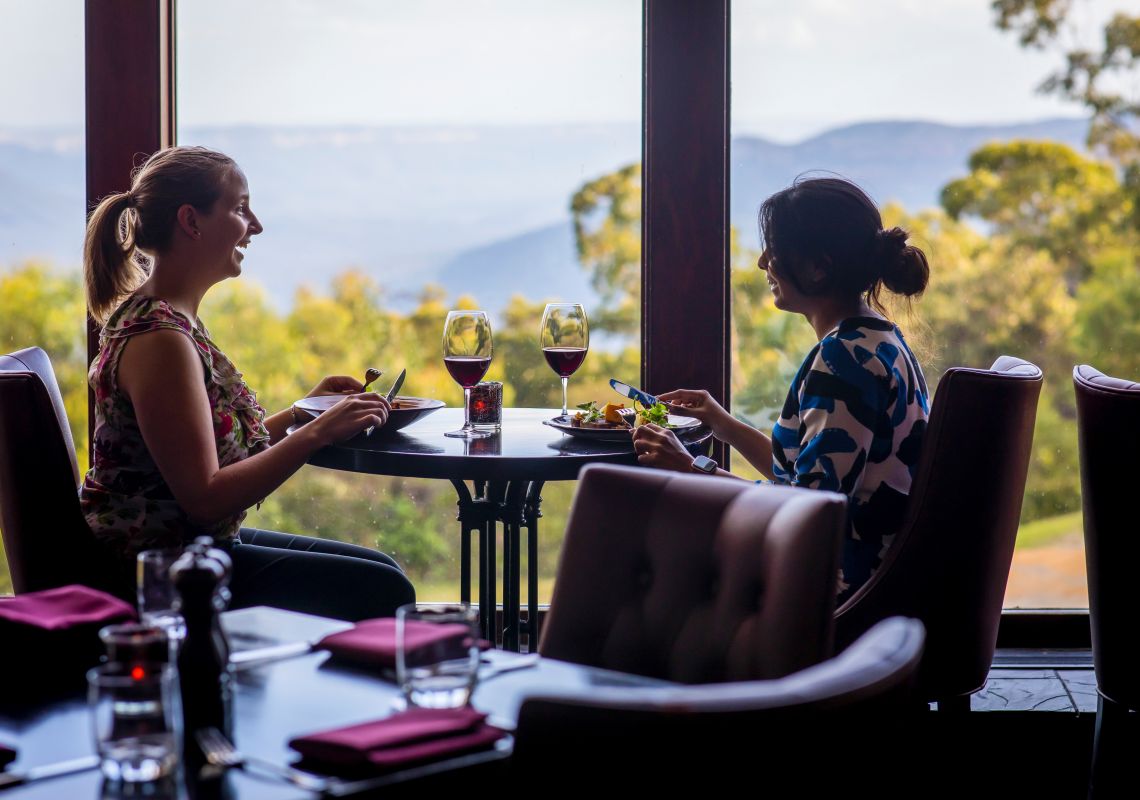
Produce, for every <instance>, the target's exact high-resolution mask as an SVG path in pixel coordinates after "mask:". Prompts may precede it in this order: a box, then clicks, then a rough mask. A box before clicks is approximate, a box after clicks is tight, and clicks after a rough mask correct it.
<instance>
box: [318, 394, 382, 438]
mask: <svg viewBox="0 0 1140 800" xmlns="http://www.w3.org/2000/svg"><path fill="white" fill-rule="evenodd" d="M391 410H392V407H391V406H390V405H389V404H388V401H387V400H385V399H384V398H383V397H382V396H380V395H378V394H376V392H363V393H361V394H350V395H347V396H346V397H345V398H344V399H343V400H341V401H340V402H339V403H337V404H336V405H334V406H333V407H332V408H330V409H329V410H328V411H326V412H324V413H323V414H321V415H320V416H319V417H317V418H316V419H315V420H313V421H312V422H311V423H309V425H308V426H306V427H311V428H312V429H313V432H314V433H317V434H318V435H319V436H320V439H321V442H322V443H323V444H333V443H335V442H342V441H344V440H345V439H349V438H351V437H353V436H355V435H356V434H358V433H360V432H361V431H363V430H364V429H365V428H369V427H377V428H379V427H381V426H383V425H384V423H385V422H387V421H388V412H389V411H391Z"/></svg>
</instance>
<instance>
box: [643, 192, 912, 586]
mask: <svg viewBox="0 0 1140 800" xmlns="http://www.w3.org/2000/svg"><path fill="white" fill-rule="evenodd" d="M759 222H760V229H761V234H762V237H763V242H764V251H763V253H762V254H761V256H760V261H759V264H758V266H759V267H760V269H762V270H764V271H765V272H766V273H767V276H768V285H769V287H770V288H771V290H772V295H773V298H774V301H775V305H776V308H779V309H780V310H782V311H788V312H792V313H797V314H803V315H804V317H806V318H807V320H808V322H809V323H810V324H811V326H812V328H813V329H814V330H815V333H816V335H817V336H818V337H819V343H818V344H816V345H815V347H813V348H812V349H811V351H810V352H809V353H808V354H807V356H806V357H805V358H804V360H803V363H802V365H801V366H800V368H799V371H798V372H797V373H796V376H795V378H794V379H793V381H792V385H791V387H790V388H789V389H788V395H787V399H786V400H785V401H784V407H783V410H782V412H781V414H780V418H779V420H778V421H777V422H776V425H775V427H774V428H773V430H772V435H771V437H769V436H766V435H765V434H763V433H761V432H760V431H758V430H756V429H755V428H752V427H751V426H749V425H748V424H747V423H744V422H742V421H740V420H738V419H736V418H734V417H733V416H732V415H731V414H729V413H728V412H727V411H726V410H725V409H724V408H722V407H721V406H720V405H719V404H718V403H717V402H716V401H715V400H714V399H713V398H712V397H711V396H710V395H709V393H708V392H706V391H701V390H692V389H678V390H675V391H671V392H665V393H664V394H662V395H660V399H661V400H662V401H664V402H666V403H669V404H670V406H671V408H670V411H672V412H674V413H677V414H684V415H687V416H692V417H696V418H697V419H699V420H701V421H702V422H704V423H705V424H706V425H708V426H709V427H711V428H712V431H713V434H714V435H715V436H716V437H717V438H718V439H720V440H721V441H723V442H725V443H727V444H729V445H731V446H732V447H734V448H736V450H737V451H738V452H739V453H740V454H741V455H743V456H744V457H745V458H746V459H747V460H748V461H749V463H751V464H752V465H753V466H754V467H756V469H758V470H759V471H760V472H761V473H762V474H764V475H765V476H766V477H767V478H769V479H770V481H771V482H773V483H781V484H789V485H792V486H803V487H808V488H814V489H826V490H830V491H834V492H841V493H843V494H845V495H847V496H848V498H849V499H850V514H849V515H848V519H849V525H848V535H847V538H846V541H845V543H844V548H843V558H842V565H841V570H840V575H839V585H838V591H839V597H838V600H839V601H840V602H842V601H843V600H844V599H846V598H847V597H849V596H850V595H851V594H852V593H854V592H855V590H857V589H858V588H859V587H860V586H862V585H863V584H864V583H865V582H866V581H867V579H868V578H869V577H871V575H872V574H873V573H874V572H875V570H876V569H877V568H878V566H879V564H881V563H882V559H883V555H884V554H885V552H886V550H887V548H888V547H889V546H890V543H891V540H892V539H893V534H894V532H895V531H896V530H897V528H898V527H899V525H900V524H901V523H902V517H903V513H904V511H905V508H906V501H907V494H908V493H909V492H910V486H911V482H912V480H913V479H914V473H915V469H916V468H917V465H918V457H919V452H920V450H921V447H922V437H923V434H924V432H925V430H926V420H927V416H928V414H929V408H930V404H929V393H928V391H927V388H926V379H925V378H924V377H923V374H922V368H921V367H920V366H919V363H918V359H916V358H915V356H914V354H913V353H912V352H911V350H910V348H909V347H908V346H907V343H906V340H905V339H904V338H903V335H902V332H901V331H900V330H899V329H898V326H897V325H895V324H894V323H893V322H891V321H890V320H889V319H888V318H887V316H888V315H887V312H886V309H885V307H884V305H883V303H882V300H881V293H882V291H883V289H884V287H885V288H886V289H887V290H888V291H890V292H893V293H895V294H899V295H903V296H905V297H912V296H915V295H919V294H921V293H922V291H923V290H924V289H925V288H926V284H927V281H928V279H929V277H930V268H929V266H928V265H927V262H926V256H925V255H924V254H923V252H922V251H921V250H920V249H918V248H917V247H914V246H912V245H909V244H907V232H906V231H904V230H902V229H901V228H890V229H889V230H884V229H883V222H882V218H881V216H880V215H879V211H878V209H877V208H876V207H875V204H874V203H873V202H872V201H871V199H870V198H868V197H867V195H866V194H865V193H864V192H863V191H862V190H861V189H860V188H859V187H858V186H855V185H854V184H852V183H849V182H848V181H845V180H841V179H838V178H808V179H797V180H796V182H795V183H794V184H793V185H792V186H790V187H788V188H787V189H784V190H782V191H780V192H777V193H776V194H774V195H772V196H771V197H769V198H768V199H767V200H766V201H764V204H763V205H762V206H761V208H760V215H759ZM634 449H635V450H636V451H637V453H638V461H639V462H640V463H642V464H646V465H649V466H655V467H661V468H664V469H675V470H679V471H683V472H688V471H693V470H698V471H702V472H710V473H711V472H714V471H715V472H716V473H717V474H720V475H726V476H731V473H728V472H726V471H724V470H720V469H715V465H714V464H707V465H706V464H704V463H698V464H696V465H694V459H693V457H692V456H691V455H689V453H688V452H687V451H686V450H685V449H684V447H682V446H681V444H680V442H678V441H677V438H676V436H674V435H673V433H672V432H671V431H668V430H665V429H662V428H659V427H657V426H654V425H645V426H642V427H641V428H639V429H638V430H637V431H636V432H635V433H634Z"/></svg>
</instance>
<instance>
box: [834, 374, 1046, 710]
mask: <svg viewBox="0 0 1140 800" xmlns="http://www.w3.org/2000/svg"><path fill="white" fill-rule="evenodd" d="M1040 393H1041V370H1040V369H1038V368H1037V367H1036V366H1034V365H1033V364H1030V363H1029V362H1028V361H1023V360H1021V359H1019V358H1013V357H1011V356H1001V357H1000V358H998V360H997V361H995V362H994V365H993V366H992V367H991V368H990V369H988V370H982V369H964V368H953V369H949V370H947V371H946V372H945V374H943V376H942V380H941V381H940V382H939V384H938V391H937V393H936V394H935V397H934V404H933V407H932V408H931V411H930V420H929V424H928V426H927V429H926V438H925V440H924V442H923V446H922V447H923V450H922V455H921V457H920V458H919V463H918V471H917V472H916V474H915V479H914V483H913V485H912V486H911V492H910V498H909V499H908V504H907V512H906V519H905V522H904V523H903V526H902V528H901V529H900V530H899V532H898V533H897V534H896V538H895V540H894V542H893V543H892V545H891V548H890V550H889V551H888V552H887V555H886V557H885V558H884V560H883V564H882V566H881V567H879V570H878V571H877V572H876V573H875V574H874V575H873V576H871V579H870V580H869V581H867V583H865V584H864V585H863V586H862V587H860V589H859V590H858V591H857V592H856V593H855V594H854V595H852V596H851V597H850V599H848V600H847V602H845V603H844V604H843V605H842V606H841V607H840V608H839V610H838V611H837V612H836V620H835V623H836V644H837V646H838V647H843V646H845V645H847V644H850V643H851V642H853V641H855V639H856V638H858V637H859V636H860V635H862V633H863V632H864V631H866V630H868V629H870V627H871V626H872V625H874V624H875V623H876V622H878V621H879V620H881V619H885V618H887V617H890V616H898V615H901V616H907V617H915V618H917V619H920V620H922V622H923V624H924V625H925V626H926V655H925V656H924V657H923V660H922V664H921V666H920V667H919V673H918V693H919V696H921V697H922V698H923V699H924V700H927V701H937V702H938V703H939V708H941V709H947V708H951V709H957V710H963V709H967V710H968V709H969V696H970V694H972V693H973V692H976V691H977V690H978V689H980V688H982V686H983V685H984V684H985V681H986V675H987V674H988V673H989V669H990V664H991V662H992V661H993V655H994V647H995V645H996V643H997V630H998V622H999V621H1000V619H1001V609H1002V601H1003V599H1004V597H1005V586H1006V582H1007V580H1008V579H1009V566H1010V562H1011V561H1012V559H1013V545H1014V540H1015V538H1016V536H1017V527H1018V521H1019V519H1020V516H1021V501H1022V497H1023V495H1024V492H1025V477H1026V473H1027V471H1028V468H1029V458H1030V447H1031V445H1032V443H1033V423H1034V420H1035V419H1036V416H1037V398H1038V395H1039V394H1040Z"/></svg>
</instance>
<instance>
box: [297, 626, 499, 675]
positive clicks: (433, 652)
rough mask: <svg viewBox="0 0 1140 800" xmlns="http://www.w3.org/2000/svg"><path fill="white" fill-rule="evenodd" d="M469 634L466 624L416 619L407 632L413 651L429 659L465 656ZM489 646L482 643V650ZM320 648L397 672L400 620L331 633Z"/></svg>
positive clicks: (344, 657)
mask: <svg viewBox="0 0 1140 800" xmlns="http://www.w3.org/2000/svg"><path fill="white" fill-rule="evenodd" d="M468 635H469V629H468V628H467V626H466V625H459V624H454V625H450V624H445V625H437V624H434V623H431V622H417V621H415V620H412V621H409V622H408V623H407V629H406V631H405V633H404V636H405V641H406V642H407V644H408V646H409V650H410V651H417V652H420V653H421V654H422V655H423V657H425V658H427V657H429V654H430V658H431V659H432V660H443V659H445V658H457V657H462V655H463V653H464V651H465V650H466V648H467V646H468V645H467V637H468ZM488 646H489V645H488V644H487V643H486V642H484V641H482V640H480V642H479V647H480V648H481V649H486V648H487V647H488ZM317 648H318V649H323V650H328V651H329V652H330V653H332V654H333V655H334V656H336V657H337V658H341V659H343V660H345V661H351V662H353V663H355V664H360V665H362V666H368V667H380V668H382V669H395V668H396V620H395V619H393V618H391V617H383V618H381V619H369V620H365V621H364V622H360V623H358V624H357V625H356V626H355V627H353V628H349V629H348V630H346V631H340V632H339V633H331V634H329V635H328V636H326V637H325V638H323V639H321V640H320V641H319V642H317Z"/></svg>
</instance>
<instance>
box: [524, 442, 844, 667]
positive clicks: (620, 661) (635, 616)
mask: <svg viewBox="0 0 1140 800" xmlns="http://www.w3.org/2000/svg"><path fill="white" fill-rule="evenodd" d="M846 519H847V500H846V498H845V497H843V495H840V494H835V493H832V492H822V491H814V490H811V489H796V488H792V487H787V486H755V485H753V484H751V483H747V482H745V481H738V480H732V479H730V478H709V477H703V476H699V475H680V474H678V473H676V472H664V471H662V470H655V469H644V468H638V467H618V466H610V465H602V464H592V465H590V466H589V467H587V468H586V469H584V470H582V473H581V476H580V477H579V481H578V491H577V494H576V495H575V497H574V505H573V507H572V508H571V511H570V519H569V520H568V521H567V524H566V540H565V542H564V543H563V546H562V555H561V560H560V562H559V565H558V577H557V579H556V580H555V583H554V596H553V597H552V598H551V602H550V613H549V615H548V617H547V619H546V624H545V625H544V626H543V629H542V639H541V641H540V642H539V646H538V650H539V652H540V653H541V654H542V655H543V656H545V657H551V658H557V659H561V660H563V661H573V662H574V663H577V664H588V665H590V666H596V667H604V668H607V669H613V670H618V671H620V672H632V673H636V674H638V675H646V676H649V677H653V678H663V679H665V680H670V681H678V682H682V683H711V682H714V681H732V680H759V679H765V678H778V677H781V676H783V675H787V674H789V673H792V672H795V671H796V670H799V669H803V668H804V667H808V666H811V665H812V664H817V663H819V662H820V661H822V660H824V659H825V658H828V657H829V656H830V655H831V654H832V616H833V614H834V611H835V575H836V570H837V569H838V559H839V545H840V539H841V537H842V535H843V529H844V526H845V524H846Z"/></svg>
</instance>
